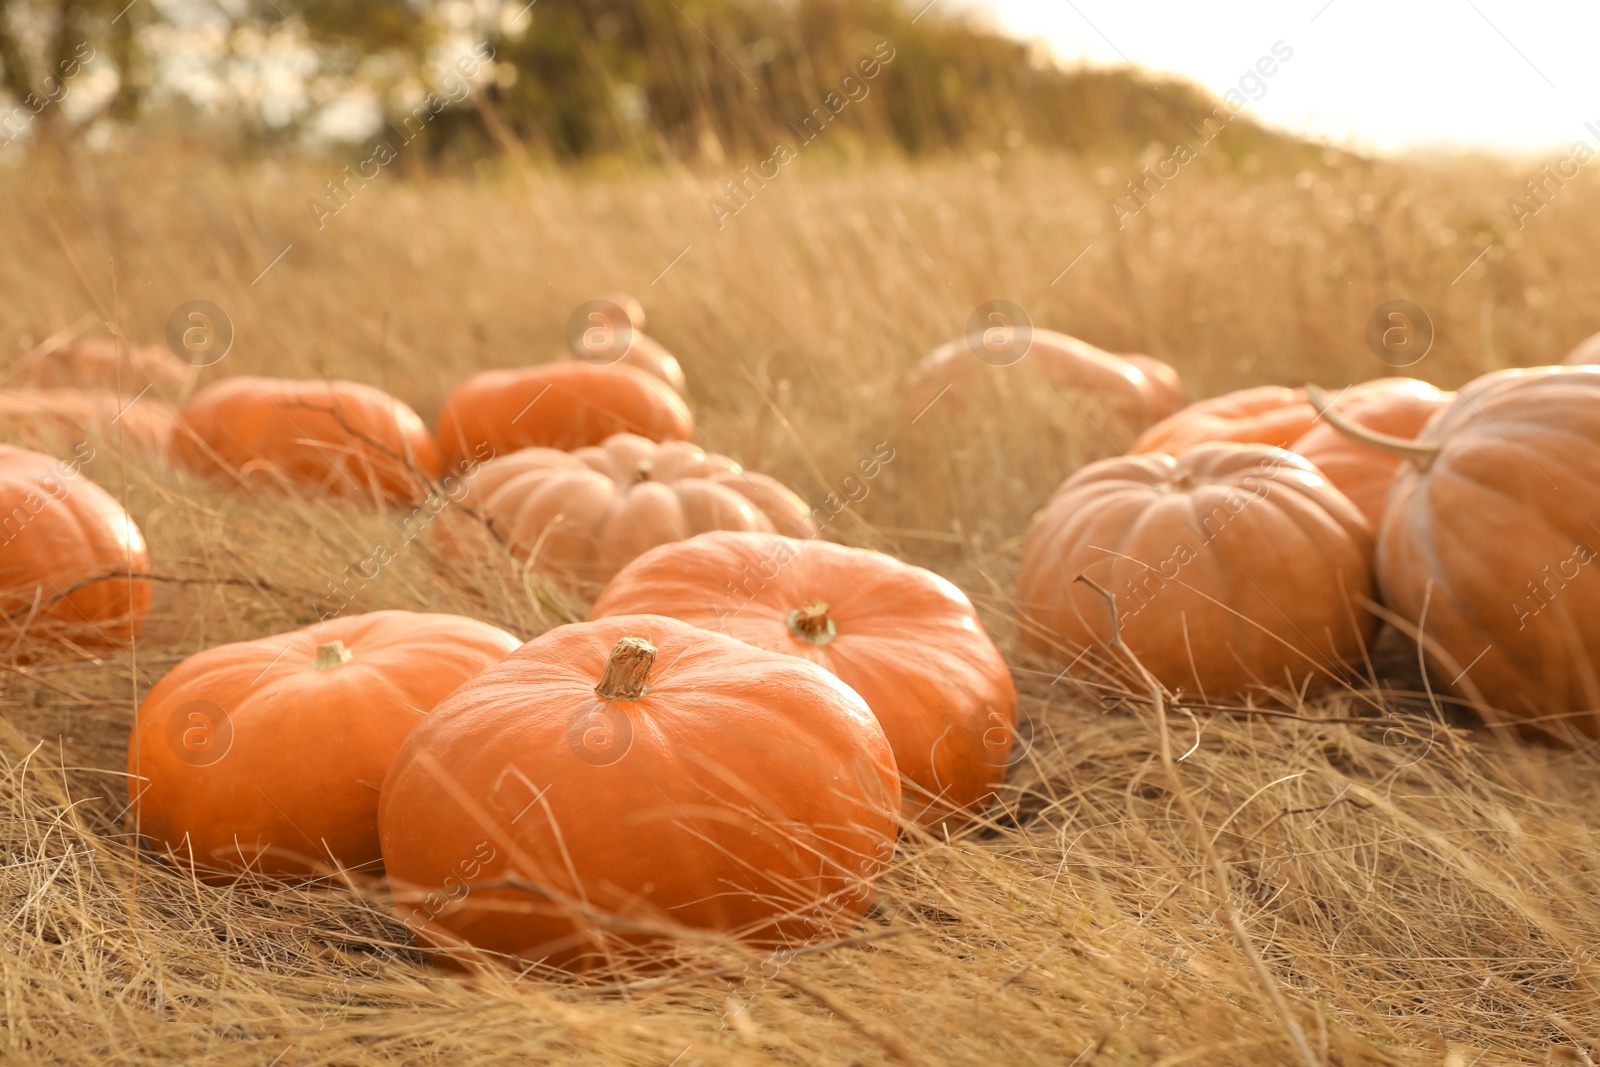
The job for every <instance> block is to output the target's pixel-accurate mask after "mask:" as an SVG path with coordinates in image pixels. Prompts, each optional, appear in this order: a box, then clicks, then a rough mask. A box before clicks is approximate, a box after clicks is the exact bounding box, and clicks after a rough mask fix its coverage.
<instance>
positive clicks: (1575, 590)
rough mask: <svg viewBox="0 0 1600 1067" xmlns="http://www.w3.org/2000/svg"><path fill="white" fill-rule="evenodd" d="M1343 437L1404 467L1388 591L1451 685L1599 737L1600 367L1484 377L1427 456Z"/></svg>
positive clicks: (1396, 493)
mask: <svg viewBox="0 0 1600 1067" xmlns="http://www.w3.org/2000/svg"><path fill="white" fill-rule="evenodd" d="M1328 417H1329V418H1330V420H1335V421H1339V422H1341V423H1344V420H1342V419H1341V417H1340V415H1339V414H1338V413H1337V412H1335V413H1334V414H1333V415H1330V416H1328ZM1344 428H1345V429H1346V431H1347V432H1349V433H1351V434H1352V435H1354V436H1357V437H1359V438H1361V439H1362V440H1365V441H1367V442H1369V443H1371V444H1372V445H1374V446H1375V447H1378V448H1382V449H1384V450H1386V451H1388V452H1390V453H1391V454H1394V455H1396V456H1399V457H1401V458H1402V459H1403V461H1404V462H1402V464H1401V466H1400V469H1399V472H1398V473H1397V474H1396V475H1395V482H1394V487H1393V488H1392V489H1391V491H1390V495H1389V501H1388V510H1387V514H1386V516H1385V518H1384V523H1383V529H1382V531H1381V535H1380V537H1379V539H1378V552H1377V573H1378V585H1379V588H1380V590H1381V591H1382V593H1383V598H1384V601H1385V603H1386V604H1388V605H1389V606H1390V607H1391V608H1392V609H1393V610H1394V611H1395V612H1397V613H1398V614H1399V615H1400V616H1401V617H1402V618H1404V619H1405V620H1406V621H1407V622H1408V623H1409V624H1410V625H1411V627H1412V628H1413V629H1414V630H1420V631H1421V632H1422V634H1423V635H1424V637H1425V640H1424V641H1423V649H1424V651H1425V652H1426V653H1427V654H1428V657H1429V660H1430V663H1431V664H1432V666H1433V667H1434V669H1435V670H1436V671H1437V672H1438V674H1439V676H1440V679H1441V681H1443V682H1445V683H1447V684H1448V685H1450V686H1451V687H1453V688H1454V689H1455V690H1456V691H1457V692H1460V693H1461V694H1463V695H1464V696H1466V697H1468V698H1469V699H1473V700H1477V699H1482V700H1483V701H1485V702H1486V704H1487V705H1488V707H1489V708H1490V709H1498V710H1499V711H1501V712H1507V713H1510V714H1511V715H1513V716H1515V717H1517V718H1519V719H1524V720H1530V721H1532V722H1534V723H1536V724H1538V725H1539V726H1540V727H1541V728H1543V729H1545V730H1547V731H1550V732H1553V733H1558V734H1567V735H1570V734H1571V733H1572V732H1573V728H1574V727H1575V728H1576V729H1577V730H1581V731H1582V732H1583V733H1585V734H1587V735H1589V736H1591V737H1596V736H1600V511H1597V508H1596V501H1600V367H1595V366H1587V365H1584V366H1574V367H1535V368H1532V369H1529V370H1514V371H1500V372H1497V373H1494V374H1489V375H1485V376H1484V377H1482V378H1479V379H1477V380H1476V381H1473V382H1471V383H1470V384H1468V385H1467V386H1466V387H1465V388H1463V389H1462V390H1461V392H1460V394H1459V396H1458V397H1457V399H1456V400H1455V401H1454V402H1453V403H1452V404H1451V405H1450V406H1449V407H1448V408H1446V409H1445V410H1444V411H1442V412H1441V413H1439V414H1438V415H1436V416H1434V418H1433V419H1432V420H1430V421H1429V423H1428V424H1427V426H1426V427H1425V428H1424V429H1423V431H1422V433H1421V434H1420V435H1419V436H1418V437H1417V439H1416V440H1414V441H1406V440H1399V439H1395V438H1386V437H1384V436H1382V435H1380V434H1375V433H1373V432H1372V431H1370V430H1364V429H1362V428H1361V427H1357V426H1351V425H1349V424H1348V423H1344Z"/></svg>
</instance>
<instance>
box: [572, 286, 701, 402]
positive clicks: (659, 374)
mask: <svg viewBox="0 0 1600 1067" xmlns="http://www.w3.org/2000/svg"><path fill="white" fill-rule="evenodd" d="M599 300H600V301H603V302H605V303H606V304H609V305H610V307H609V308H607V307H604V306H599V307H596V306H594V303H591V304H590V305H587V307H588V308H589V321H588V322H587V323H585V324H584V326H583V329H582V330H580V331H579V332H578V334H577V336H576V337H569V338H568V344H569V350H568V352H567V355H569V356H571V357H572V358H573V359H579V360H582V361H583V362H585V363H589V364H592V365H595V366H609V365H612V364H615V363H621V364H625V365H626V366H629V367H633V368H634V369H636V370H642V371H644V372H645V373H646V374H649V375H652V376H654V377H656V378H660V379H661V380H662V381H664V382H666V383H667V384H668V385H670V386H672V388H673V389H674V390H675V391H676V392H677V393H678V395H679V396H687V395H688V388H689V383H688V382H687V381H686V380H685V379H684V376H683V367H682V366H681V365H680V364H679V363H678V361H677V359H676V358H675V357H674V356H673V354H672V353H671V352H668V351H667V350H666V349H665V348H663V347H662V346H661V344H660V342H658V341H656V340H654V339H653V338H651V337H649V336H647V335H646V334H645V332H644V322H645V318H644V308H643V306H641V305H640V303H639V302H638V301H637V300H635V299H634V298H633V297H631V296H628V295H627V294H626V293H612V294H610V295H608V296H603V297H600V298H599ZM595 303H598V302H595Z"/></svg>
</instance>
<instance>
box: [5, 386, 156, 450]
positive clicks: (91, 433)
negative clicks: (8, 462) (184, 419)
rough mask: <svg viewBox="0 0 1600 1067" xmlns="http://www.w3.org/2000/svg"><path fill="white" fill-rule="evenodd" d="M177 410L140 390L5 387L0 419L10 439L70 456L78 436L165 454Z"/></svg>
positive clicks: (29, 446)
mask: <svg viewBox="0 0 1600 1067" xmlns="http://www.w3.org/2000/svg"><path fill="white" fill-rule="evenodd" d="M175 417H176V416H175V414H174V412H173V410H172V409H171V408H170V407H168V406H167V405H166V403H164V402H163V401H160V400H157V399H156V398H155V397H153V396H144V397H139V396H138V394H137V391H134V392H129V393H127V394H125V395H124V396H123V397H121V399H120V401H119V398H118V397H117V394H115V393H113V392H111V391H110V390H107V389H3V390H0V424H3V426H4V431H3V432H4V433H5V436H6V438H7V439H8V440H10V441H13V442H15V443H17V444H20V445H23V446H25V447H27V448H32V449H36V450H38V451H40V452H49V453H51V454H53V455H60V456H66V455H70V454H71V452H72V446H73V445H74V444H76V443H77V442H79V441H84V440H88V439H90V438H95V439H98V440H103V441H105V442H106V443H108V444H111V445H115V444H116V443H117V442H123V443H125V444H126V445H127V446H128V448H129V450H130V451H136V452H144V453H148V454H152V455H160V454H162V453H164V452H165V451H166V450H167V443H168V441H169V439H170V438H171V436H172V426H173V420H174V418H175Z"/></svg>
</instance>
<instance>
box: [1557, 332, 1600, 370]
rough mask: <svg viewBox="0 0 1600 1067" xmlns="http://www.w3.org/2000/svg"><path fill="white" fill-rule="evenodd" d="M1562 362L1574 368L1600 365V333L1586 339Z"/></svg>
mask: <svg viewBox="0 0 1600 1067" xmlns="http://www.w3.org/2000/svg"><path fill="white" fill-rule="evenodd" d="M1562 362H1563V363H1565V364H1567V365H1568V366H1574V367H1577V366H1590V365H1595V364H1600V333H1596V334H1591V335H1589V336H1588V337H1585V338H1584V339H1583V340H1582V341H1580V342H1579V343H1578V347H1576V348H1574V349H1573V350H1572V351H1571V352H1568V353H1567V358H1566V359H1564V360H1562Z"/></svg>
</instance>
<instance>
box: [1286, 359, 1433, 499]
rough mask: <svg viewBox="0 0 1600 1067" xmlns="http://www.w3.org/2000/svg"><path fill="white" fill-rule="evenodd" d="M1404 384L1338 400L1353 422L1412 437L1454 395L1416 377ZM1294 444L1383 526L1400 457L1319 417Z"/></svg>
mask: <svg viewBox="0 0 1600 1067" xmlns="http://www.w3.org/2000/svg"><path fill="white" fill-rule="evenodd" d="M1398 381H1401V382H1405V383H1406V384H1405V385H1403V386H1402V385H1397V386H1395V387H1393V388H1388V389H1382V390H1368V391H1365V392H1357V393H1356V394H1355V395H1353V396H1349V397H1348V398H1347V399H1345V398H1341V399H1340V400H1339V401H1338V411H1339V413H1340V414H1341V415H1343V416H1344V417H1345V418H1346V419H1347V420H1349V421H1350V422H1353V423H1355V424H1356V425H1357V426H1364V427H1366V428H1367V429H1369V430H1376V431H1377V432H1379V433H1383V434H1389V435H1391V436H1394V437H1403V438H1412V437H1415V436H1417V434H1419V433H1421V432H1422V427H1423V426H1425V425H1426V424H1427V422H1428V420H1429V419H1430V418H1432V417H1433V415H1434V413H1435V412H1437V411H1439V410H1440V409H1441V408H1443V407H1445V406H1446V405H1448V404H1449V403H1450V401H1451V400H1453V399H1455V394H1454V393H1445V392H1441V391H1440V390H1438V389H1436V388H1434V387H1433V386H1431V385H1429V384H1428V383H1427V382H1419V381H1416V380H1415V379H1409V378H1404V379H1398ZM1290 447H1291V449H1292V450H1293V451H1295V452H1298V453H1299V454H1300V455H1302V456H1304V457H1305V458H1306V459H1309V460H1310V461H1311V462H1312V464H1313V465H1314V466H1315V467H1316V468H1317V469H1318V470H1319V471H1321V472H1322V474H1323V477H1325V478H1327V479H1328V481H1330V482H1332V483H1333V484H1334V486H1335V488H1337V489H1338V490H1339V491H1340V492H1341V493H1343V494H1344V495H1345V496H1347V497H1349V498H1350V500H1351V502H1353V503H1354V504H1355V506H1356V507H1358V508H1360V509H1361V513H1362V514H1363V515H1365V516H1366V517H1367V522H1369V523H1371V525H1372V528H1373V530H1374V531H1376V530H1378V529H1380V528H1381V527H1382V526H1383V511H1384V503H1385V501H1387V500H1388V499H1389V486H1390V484H1391V483H1392V482H1393V481H1394V472H1395V471H1396V470H1397V469H1398V468H1399V466H1400V459H1399V457H1397V456H1391V455H1389V454H1387V453H1384V452H1378V451H1375V450H1373V449H1372V448H1370V447H1368V446H1366V445H1363V444H1361V443H1360V442H1359V441H1354V440H1352V439H1351V438H1350V437H1349V436H1348V435H1346V434H1344V433H1343V432H1341V431H1340V430H1339V429H1338V428H1337V427H1335V426H1334V425H1333V424H1332V423H1330V422H1327V421H1322V422H1318V423H1317V424H1316V425H1314V426H1312V427H1311V429H1310V430H1308V431H1307V432H1306V433H1305V434H1304V435H1302V436H1301V438H1300V439H1299V440H1298V441H1296V442H1295V443H1294V444H1293V445H1292V446H1290Z"/></svg>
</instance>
